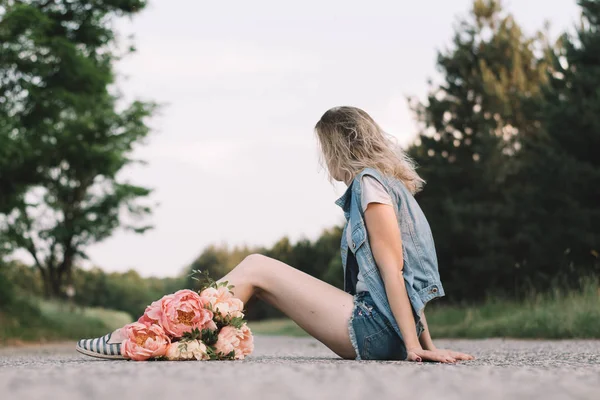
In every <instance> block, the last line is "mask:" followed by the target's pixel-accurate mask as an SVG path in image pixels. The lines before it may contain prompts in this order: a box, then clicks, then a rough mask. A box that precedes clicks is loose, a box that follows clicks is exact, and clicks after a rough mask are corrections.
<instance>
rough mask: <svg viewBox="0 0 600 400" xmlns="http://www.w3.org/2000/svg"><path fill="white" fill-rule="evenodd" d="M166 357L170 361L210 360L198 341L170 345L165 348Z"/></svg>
mask: <svg viewBox="0 0 600 400" xmlns="http://www.w3.org/2000/svg"><path fill="white" fill-rule="evenodd" d="M166 357H167V359H168V360H171V361H184V360H198V361H201V360H210V357H209V355H208V350H207V348H206V346H205V345H204V343H202V341H200V340H182V341H181V342H175V343H171V345H170V346H169V347H168V348H167V353H166Z"/></svg>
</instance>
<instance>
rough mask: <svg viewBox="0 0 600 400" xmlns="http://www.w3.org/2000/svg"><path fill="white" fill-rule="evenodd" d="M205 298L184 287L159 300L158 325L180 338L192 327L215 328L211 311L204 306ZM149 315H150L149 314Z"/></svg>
mask: <svg viewBox="0 0 600 400" xmlns="http://www.w3.org/2000/svg"><path fill="white" fill-rule="evenodd" d="M204 305H205V300H204V299H202V298H201V297H200V295H199V294H198V293H196V292H194V291H191V290H188V289H184V290H180V291H178V292H175V293H174V294H172V295H169V296H165V297H163V298H162V300H161V313H160V325H161V326H162V327H163V329H164V330H165V332H167V333H168V334H169V335H171V336H173V337H175V338H180V337H182V336H183V334H184V333H186V332H191V331H192V330H193V329H195V328H198V329H200V330H202V329H212V330H214V329H216V325H215V323H214V322H213V320H212V318H213V313H212V312H211V311H210V310H207V309H205V308H204ZM150 317H151V315H150Z"/></svg>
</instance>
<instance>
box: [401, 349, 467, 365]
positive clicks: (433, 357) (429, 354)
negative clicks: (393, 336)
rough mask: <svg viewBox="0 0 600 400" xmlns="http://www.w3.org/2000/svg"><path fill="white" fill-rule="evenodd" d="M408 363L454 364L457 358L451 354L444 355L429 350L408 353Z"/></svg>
mask: <svg viewBox="0 0 600 400" xmlns="http://www.w3.org/2000/svg"><path fill="white" fill-rule="evenodd" d="M407 359H408V361H416V362H421V361H434V362H441V363H454V362H456V358H455V357H453V356H452V355H450V354H443V353H438V352H434V351H429V350H420V351H411V352H409V353H408V358H407Z"/></svg>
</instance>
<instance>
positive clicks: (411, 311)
mask: <svg viewBox="0 0 600 400" xmlns="http://www.w3.org/2000/svg"><path fill="white" fill-rule="evenodd" d="M315 129H316V133H317V136H318V139H319V143H320V147H321V150H322V156H323V159H324V160H325V163H326V165H327V169H328V171H329V176H330V178H331V179H332V180H336V181H342V182H344V183H346V185H348V189H347V190H346V192H345V193H344V195H343V196H342V197H341V198H340V199H339V200H338V201H337V204H338V205H339V206H340V207H341V208H342V209H343V211H344V215H345V217H346V220H347V224H346V226H345V228H344V232H343V234H342V243H341V256H342V263H343V267H344V286H345V291H342V290H339V289H337V288H335V287H333V286H331V285H329V284H327V283H325V282H323V281H320V280H318V279H316V278H314V277H312V276H310V275H307V274H305V273H303V272H301V271H299V270H297V269H294V268H292V267H290V266H289V265H286V264H284V263H282V262H280V261H277V260H274V259H271V258H268V257H265V256H262V255H258V254H254V255H251V256H248V257H247V258H246V259H245V260H244V261H242V262H241V263H240V264H239V265H238V266H237V267H235V268H234V269H233V270H232V271H231V272H230V273H229V274H227V276H225V277H223V278H222V279H221V281H228V282H229V283H230V284H232V285H234V289H233V291H234V294H235V296H236V297H238V298H239V299H241V300H242V301H243V302H244V303H247V302H248V300H250V298H252V297H253V296H257V297H258V298H260V299H263V300H264V301H266V302H268V303H270V304H272V305H273V306H275V307H277V308H278V309H280V310H281V311H282V312H283V313H285V314H286V315H287V316H288V317H290V318H291V319H293V320H294V321H295V322H296V323H297V324H298V325H300V326H301V327H302V328H303V329H304V330H306V331H307V332H308V333H309V334H311V335H312V336H314V337H315V338H316V339H318V340H319V341H321V342H322V343H324V344H325V345H326V346H327V347H329V348H330V349H331V350H333V351H334V352H335V353H336V354H337V355H339V356H340V357H342V358H345V359H357V360H409V361H437V362H444V363H451V362H456V361H458V360H471V359H473V357H472V356H470V355H468V354H463V353H459V352H454V351H450V350H440V349H437V348H436V347H435V346H434V344H433V342H432V340H431V335H430V333H429V329H428V327H427V321H426V319H425V314H424V308H425V304H426V303H427V302H428V301H430V300H432V299H434V298H436V297H440V296H443V295H444V290H443V287H442V284H441V282H440V278H439V273H438V267H437V258H436V254H435V248H434V243H433V237H432V235H431V231H430V229H429V225H428V223H427V220H426V219H425V216H424V215H423V212H422V211H421V209H420V207H419V206H418V204H417V203H416V201H415V199H414V198H413V194H414V193H416V192H417V191H418V190H419V189H420V188H421V186H422V184H423V180H422V179H421V178H420V177H419V176H418V175H417V173H416V172H415V168H414V166H413V164H412V163H411V161H410V160H409V159H408V157H407V156H406V155H404V153H403V152H402V151H401V150H399V149H398V148H397V147H396V146H394V144H393V142H392V141H391V140H390V139H388V137H387V136H386V134H385V133H384V132H383V131H382V130H381V128H380V127H379V125H377V123H375V121H374V120H373V119H372V118H371V117H370V116H369V115H368V114H367V113H366V112H364V111H362V110H360V109H358V108H354V107H336V108H332V109H331V110H329V111H327V112H326V113H325V114H324V115H323V116H322V117H321V119H320V121H319V122H318V123H317V125H316V128H315ZM119 336H120V335H119V332H118V331H117V332H116V334H113V335H107V336H105V337H104V338H98V339H93V340H87V341H86V340H83V341H80V342H79V344H78V350H79V351H81V352H83V353H85V354H88V355H92V356H96V357H106V358H119V357H120V356H118V355H117V356H111V354H120V352H119V351H118V346H119V343H120V341H121V340H122V338H120V337H119ZM94 342H95V343H94ZM111 346H116V347H115V348H112V349H111ZM107 349H109V350H108V351H107Z"/></svg>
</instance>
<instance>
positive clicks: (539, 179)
mask: <svg viewBox="0 0 600 400" xmlns="http://www.w3.org/2000/svg"><path fill="white" fill-rule="evenodd" d="M579 5H580V6H581V8H582V18H581V24H580V26H579V27H578V29H577V32H576V33H575V34H574V35H568V34H565V35H563V37H562V38H561V39H560V40H559V44H558V46H557V47H556V49H555V51H553V53H552V61H553V62H552V65H551V68H550V69H549V75H548V76H549V85H548V86H547V88H546V90H544V92H543V94H544V96H543V99H542V101H541V102H540V106H539V116H540V120H541V122H542V124H541V129H540V132H539V133H538V134H537V135H534V136H529V137H526V138H523V140H522V143H523V149H522V151H521V152H519V154H517V157H516V160H517V162H518V163H517V166H518V169H517V170H516V171H515V173H514V174H513V175H512V176H511V178H510V180H511V186H512V188H513V189H512V190H511V198H512V202H513V204H515V205H518V207H515V217H516V218H515V224H514V225H515V226H518V227H520V229H519V230H518V231H517V232H516V234H515V236H514V240H513V242H512V243H511V244H512V246H511V253H512V254H513V255H515V257H517V260H518V262H519V264H520V265H521V266H522V268H523V269H525V271H526V274H527V275H528V276H530V278H531V284H532V285H534V286H536V287H540V288H544V287H548V286H550V285H556V284H557V283H558V282H560V283H561V284H567V285H568V286H574V285H576V284H578V283H579V282H578V280H579V278H580V277H581V276H582V275H591V274H596V275H598V274H600V117H599V116H598V113H599V111H600V0H580V1H579Z"/></svg>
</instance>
